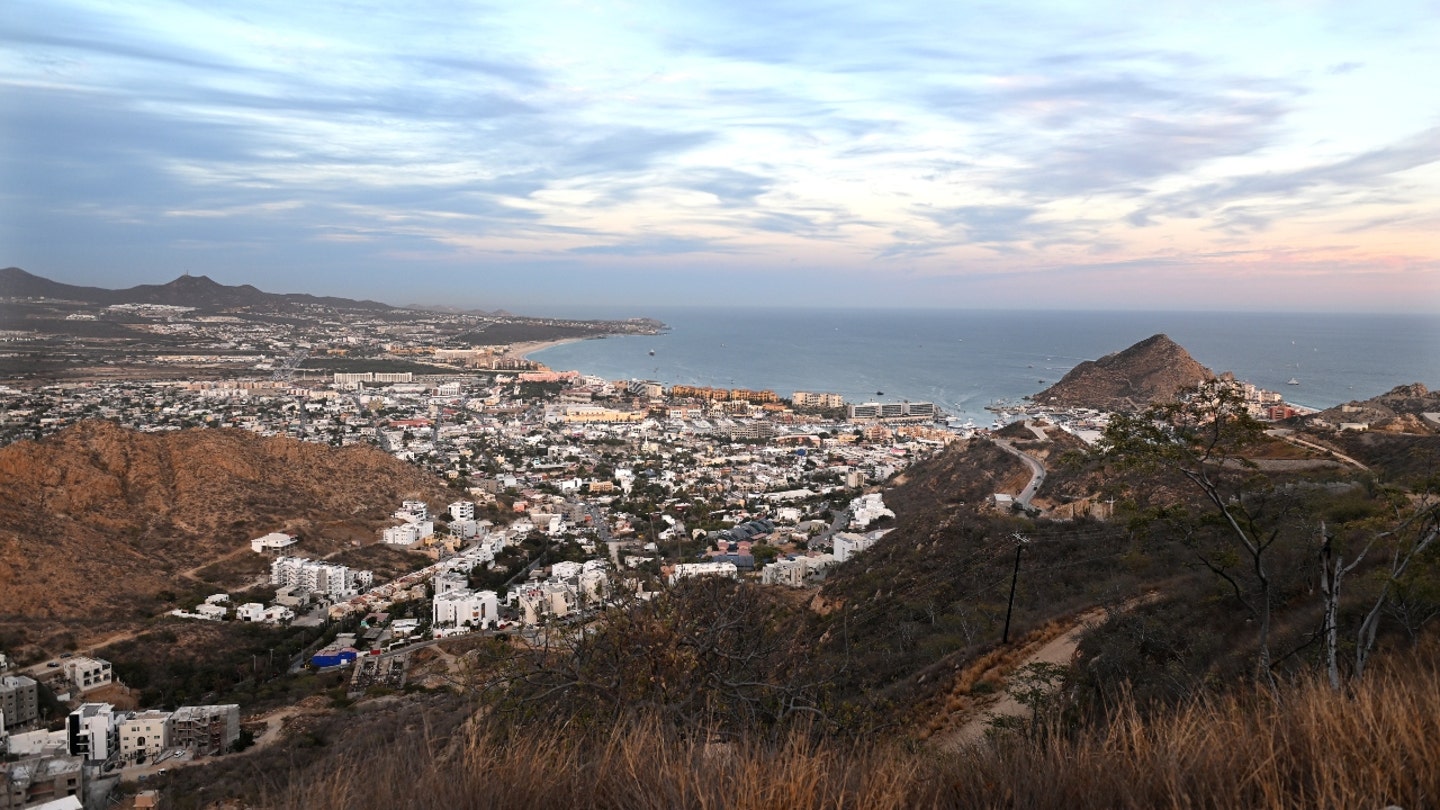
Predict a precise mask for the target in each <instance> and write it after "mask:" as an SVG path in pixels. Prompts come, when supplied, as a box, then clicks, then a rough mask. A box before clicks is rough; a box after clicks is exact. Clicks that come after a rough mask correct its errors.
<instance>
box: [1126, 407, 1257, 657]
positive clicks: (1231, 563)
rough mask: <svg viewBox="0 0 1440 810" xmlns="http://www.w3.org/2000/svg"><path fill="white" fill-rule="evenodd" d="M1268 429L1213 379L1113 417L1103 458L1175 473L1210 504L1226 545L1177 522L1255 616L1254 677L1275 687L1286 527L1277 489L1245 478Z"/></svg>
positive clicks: (1201, 526)
mask: <svg viewBox="0 0 1440 810" xmlns="http://www.w3.org/2000/svg"><path fill="white" fill-rule="evenodd" d="M1263 435H1264V427H1263V425H1261V423H1259V422H1258V421H1257V420H1255V419H1253V418H1252V417H1251V416H1250V415H1249V414H1248V413H1247V411H1246V408H1245V402H1244V400H1243V397H1242V396H1241V393H1240V391H1239V390H1238V389H1237V388H1236V387H1235V386H1233V385H1232V384H1230V383H1228V382H1226V381H1224V380H1211V381H1208V382H1205V383H1201V384H1200V385H1198V386H1195V387H1194V388H1190V389H1187V390H1185V391H1182V392H1181V394H1180V396H1179V398H1178V399H1177V401H1175V402H1171V403H1166V404H1162V405H1154V406H1151V407H1150V408H1149V409H1147V410H1145V411H1144V412H1142V413H1140V414H1134V415H1129V414H1120V415H1116V416H1114V417H1112V418H1111V420H1110V424H1109V426H1108V427H1107V428H1106V430H1105V433H1104V435H1103V436H1102V438H1101V440H1100V443H1099V446H1098V452H1099V455H1100V456H1101V457H1102V458H1103V459H1105V460H1107V461H1110V462H1113V463H1115V464H1117V465H1118V466H1120V467H1121V468H1122V469H1126V470H1131V471H1139V472H1155V471H1162V470H1163V471H1168V472H1169V473H1172V474H1174V475H1175V476H1178V479H1179V480H1180V481H1182V482H1184V483H1185V484H1187V485H1188V486H1189V487H1190V488H1191V489H1192V490H1193V491H1194V492H1196V493H1197V494H1199V495H1200V497H1201V500H1202V501H1203V502H1204V503H1205V504H1206V505H1207V506H1208V507H1209V509H1210V512H1211V516H1212V517H1213V518H1214V520H1213V521H1212V523H1213V524H1214V525H1213V528H1217V529H1218V530H1219V535H1220V537H1222V538H1225V540H1224V541H1223V542H1221V543H1219V544H1211V543H1207V542H1205V541H1206V540H1207V539H1209V538H1210V537H1212V536H1213V535H1212V533H1210V532H1207V531H1205V530H1206V529H1207V528H1211V527H1210V526H1207V525H1206V524H1205V523H1204V522H1195V521H1192V520H1190V519H1189V516H1188V514H1186V513H1185V512H1184V511H1183V510H1168V511H1166V512H1164V514H1166V515H1167V516H1169V517H1171V518H1175V517H1179V518H1180V520H1178V521H1175V525H1176V526H1182V525H1183V529H1182V530H1183V531H1186V532H1187V540H1188V541H1189V544H1190V545H1191V547H1192V548H1193V549H1194V551H1195V555H1196V557H1197V558H1198V559H1199V561H1200V562H1201V564H1203V565H1204V566H1205V567H1206V568H1207V569H1209V570H1210V571H1211V572H1213V573H1214V574H1216V575H1217V576H1218V577H1220V578H1221V579H1222V580H1223V581H1224V582H1225V583H1226V584H1227V585H1228V587H1229V589H1230V591H1231V592H1232V594H1233V595H1234V596H1235V598H1236V599H1237V600H1238V601H1239V602H1240V604H1242V605H1243V606H1244V608H1245V609H1246V610H1247V611H1248V612H1249V613H1250V614H1251V616H1252V617H1253V618H1254V620H1255V622H1256V627H1257V638H1256V642H1257V647H1258V660H1257V662H1256V671H1257V674H1258V675H1259V676H1260V677H1261V678H1262V679H1264V680H1266V681H1267V682H1269V683H1271V684H1272V685H1273V684H1274V675H1273V674H1272V672H1271V663H1272V655H1271V649H1270V644H1271V628H1272V615H1273V611H1274V602H1275V592H1274V591H1275V576H1274V573H1273V571H1272V569H1271V557H1272V556H1273V554H1274V552H1275V550H1276V548H1277V543H1278V542H1279V541H1280V540H1281V538H1282V535H1283V531H1284V528H1285V525H1284V521H1283V520H1280V519H1279V518H1280V517H1281V515H1277V514H1276V513H1277V512H1283V511H1284V507H1283V506H1280V507H1279V508H1278V509H1277V508H1276V507H1277V504H1276V503H1275V499H1274V498H1272V497H1271V496H1272V495H1274V491H1273V487H1271V486H1270V485H1269V482H1267V481H1265V480H1264V479H1263V478H1262V477H1258V476H1255V475H1253V474H1247V473H1250V472H1251V471H1253V470H1254V464H1253V463H1252V462H1250V461H1249V460H1248V459H1247V458H1246V456H1245V454H1246V451H1248V450H1250V449H1251V448H1253V447H1254V446H1255V445H1256V444H1257V443H1258V442H1259V441H1260V440H1261V439H1262V437H1263Z"/></svg>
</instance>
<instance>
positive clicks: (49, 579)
mask: <svg viewBox="0 0 1440 810" xmlns="http://www.w3.org/2000/svg"><path fill="white" fill-rule="evenodd" d="M0 493H4V496H3V497H0V594H3V599H0V621H3V622H4V623H5V624H9V625H10V626H12V627H14V626H15V625H13V624H11V623H12V622H17V621H19V620H37V619H54V620H61V621H62V623H63V622H65V620H79V619H84V620H87V621H89V622H94V623H102V624H103V623H106V621H107V620H110V619H114V620H124V619H129V618H135V617H136V616H137V615H139V614H144V613H149V612H152V611H154V610H155V609H157V607H158V605H157V604H156V603H155V602H154V599H153V597H154V595H155V594H156V593H158V592H160V591H162V590H172V591H174V590H186V589H195V588H202V587H205V585H204V584H203V583H202V582H201V581H200V579H199V578H198V577H197V574H196V573H195V572H196V570H197V569H199V568H200V567H202V566H205V565H206V564H207V563H210V562H212V561H214V560H216V559H218V558H221V557H225V556H226V555H229V556H230V557H231V558H232V559H233V560H235V561H237V562H248V558H249V557H254V556H256V555H253V554H252V553H251V552H250V550H249V540H250V539H251V538H254V537H258V536H260V535H262V534H266V533H268V532H271V531H276V530H287V531H290V532H292V533H296V534H299V535H300V537H301V540H302V542H301V545H300V546H299V547H298V549H299V553H303V554H309V555H314V556H320V555H322V554H324V553H327V552H330V551H334V550H336V549H338V548H340V547H341V546H342V545H347V544H348V543H349V542H351V541H352V540H354V539H359V538H365V539H367V540H369V539H374V538H375V537H376V533H375V532H376V530H377V529H378V528H379V527H380V526H382V525H385V524H386V523H387V520H386V516H387V515H388V513H389V512H390V511H392V510H393V509H395V508H396V507H397V506H398V505H399V501H400V500H401V499H402V498H420V499H424V500H428V501H429V502H431V503H432V504H433V505H436V506H438V505H440V504H442V503H444V502H445V500H446V491H445V488H444V486H443V485H442V484H441V483H440V482H439V480H438V479H436V478H434V477H433V476H430V475H428V474H427V473H425V472H423V471H421V470H418V469H416V468H414V467H412V466H410V465H408V464H406V463H404V462H401V461H398V460H396V459H394V458H392V457H390V456H388V455H386V454H385V453H383V452H381V451H380V450H378V449H375V448H370V447H349V448H343V449H336V448H332V447H328V446H324V445H318V444H309V443H305V442H300V441H296V440H293V439H287V438H279V437H277V438H263V437H260V436H257V435H255V434H252V433H248V432H245V431H241V430H231V429H218V428H216V429H193V430H182V431H176V432H171V433H160V434H146V433H139V432H136V431H132V430H128V429H125V428H121V427H118V426H116V425H114V424H111V423H109V422H99V421H94V422H84V423H81V424H78V425H76V426H74V427H71V428H68V429H66V430H64V431H62V432H61V433H58V434H56V435H54V436H51V437H49V438H46V439H44V440H41V441H38V442H34V441H25V442H18V443H16V444H13V445H10V446H8V447H4V448H0ZM239 570H247V568H246V566H240V569H239ZM247 576H248V574H247ZM221 584H225V585H231V586H239V585H244V584H248V583H244V582H225V583H221ZM211 587H212V588H213V587H214V586H211ZM81 630H82V632H81V633H80V635H82V636H83V635H88V633H87V632H84V628H83V627H82V628H81Z"/></svg>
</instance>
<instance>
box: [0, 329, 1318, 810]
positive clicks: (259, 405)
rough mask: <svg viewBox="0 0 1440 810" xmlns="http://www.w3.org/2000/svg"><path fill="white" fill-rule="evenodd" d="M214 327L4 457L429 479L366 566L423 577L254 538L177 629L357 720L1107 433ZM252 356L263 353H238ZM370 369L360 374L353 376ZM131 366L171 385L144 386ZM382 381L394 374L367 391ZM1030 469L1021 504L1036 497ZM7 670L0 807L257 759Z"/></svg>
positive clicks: (49, 676) (222, 720)
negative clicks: (412, 683)
mask: <svg viewBox="0 0 1440 810" xmlns="http://www.w3.org/2000/svg"><path fill="white" fill-rule="evenodd" d="M175 309H176V308H171V309H156V308H155V307H153V306H152V307H147V308H135V309H134V311H133V312H129V311H127V314H129V315H137V316H145V317H150V318H155V319H157V320H158V321H159V323H157V325H156V327H155V328H161V327H162V326H163V327H164V328H166V329H168V330H170V331H179V332H191V333H193V330H198V329H202V326H201V325H196V324H187V323H186V318H187V316H186V313H185V312H183V311H173V310H175ZM182 309H183V308H182ZM212 320H213V319H212ZM207 323H208V325H205V326H203V329H208V330H212V331H211V332H207V334H208V335H209V338H210V339H216V340H218V339H222V338H223V339H224V341H225V342H226V343H227V345H228V346H229V347H230V349H232V350H233V351H232V353H230V354H227V355H224V356H221V355H218V354H214V355H212V354H204V353H191V354H185V355H170V354H155V355H153V356H150V357H148V358H146V359H145V360H144V361H143V362H140V361H137V359H136V357H134V356H129V357H128V358H127V360H126V362H127V364H128V366H127V373H126V374H124V375H117V377H118V378H114V379H104V378H99V379H97V378H89V379H74V380H65V381H60V382H52V383H48V384H37V383H36V381H33V380H27V381H24V382H19V381H16V382H14V383H13V384H12V385H7V386H3V387H0V441H3V443H11V442H15V441H18V440H21V439H37V438H41V437H44V436H47V435H50V434H53V433H56V432H59V431H61V430H63V429H65V428H66V427H68V426H71V425H74V424H76V423H79V422H82V421H84V420H92V419H100V420H107V421H110V422H113V423H116V424H119V425H121V426H124V427H127V428H131V429H134V430H137V431H141V432H145V433H159V432H168V431H175V430H180V429H183V428H201V427H213V428H236V429H241V430H244V431H248V432H250V433H253V434H258V435H261V436H284V437H289V438H293V439H298V440H301V441H305V442H312V443H319V444H326V445H331V446H335V447H346V446H351V445H373V446H376V447H379V448H381V449H382V450H383V451H385V452H386V453H388V454H390V455H391V456H393V457H395V458H397V459H400V460H403V461H405V462H408V463H410V464H412V465H415V466H417V467H419V468H421V469H424V470H426V471H428V472H430V473H433V474H434V475H435V476H436V477H438V479H439V480H440V481H443V482H444V484H445V486H446V487H447V489H448V491H449V492H451V493H452V494H453V499H452V500H446V501H434V500H431V501H427V500H404V501H401V502H398V503H394V504H389V505H386V509H387V510H393V512H392V517H391V520H390V521H389V523H388V525H386V526H385V527H383V528H381V529H380V530H378V531H377V533H376V535H375V536H374V537H372V538H370V540H369V541H368V543H367V544H366V545H372V546H376V547H388V548H393V549H397V550H402V551H404V552H407V553H408V554H409V555H410V556H409V557H408V559H412V560H414V561H415V562H414V564H413V565H412V566H410V567H408V568H407V569H406V570H402V571H398V572H395V575H394V576H392V577H378V576H376V574H375V573H374V572H372V571H370V570H363V569H360V568H356V567H352V566H349V565H346V564H344V563H341V562H337V561H335V560H333V559H330V557H332V556H334V555H319V554H315V553H313V552H310V551H308V550H307V544H308V543H309V539H307V538H302V537H297V536H294V535H291V534H286V533H284V532H282V531H279V530H278V527H277V530H275V531H271V532H270V533H268V534H264V535H260V536H256V537H254V538H252V539H251V541H250V546H249V553H250V554H253V555H255V556H254V558H255V560H256V561H257V563H256V564H254V565H253V566H252V569H247V570H253V571H254V572H255V576H254V578H253V581H251V582H250V583H248V586H247V587H246V588H244V589H240V590H236V591H234V592H230V591H227V592H217V593H213V594H210V595H208V596H205V597H204V598H203V600H198V601H197V602H196V603H195V604H190V605H185V606H183V607H180V608H175V609H172V610H170V611H168V612H167V613H166V614H165V615H166V617H167V618H168V619H169V620H171V621H179V622H212V623H213V622H220V623H224V622H234V623H237V624H257V625H271V626H275V627H279V628H313V629H314V632H315V633H316V637H315V639H314V641H313V643H309V644H308V645H307V646H306V647H305V649H303V650H301V651H300V652H298V653H297V654H295V655H294V656H293V659H292V660H289V661H288V662H287V666H286V667H283V668H282V669H283V670H284V671H285V672H287V673H288V676H294V677H304V676H305V675H306V674H308V673H335V672H341V673H344V675H343V679H342V680H343V685H342V686H341V687H340V689H341V691H343V692H344V693H345V694H347V695H350V696H352V697H358V696H363V695H365V694H373V693H374V692H373V690H375V689H377V688H385V689H403V688H405V687H406V685H407V682H408V679H409V678H411V677H412V675H413V674H414V673H413V670H414V662H413V660H412V656H414V655H415V654H416V653H417V652H418V651H420V650H423V649H425V648H426V647H427V646H428V645H432V644H434V643H436V641H437V640H443V639H449V638H455V637H457V636H477V637H494V636H502V635H503V636H504V637H506V638H508V639H510V640H511V641H512V642H513V643H516V644H522V645H532V646H533V645H541V644H545V643H547V642H548V641H549V640H550V639H551V638H554V637H556V636H557V634H558V635H559V636H564V635H565V634H568V633H572V632H576V631H577V629H578V628H580V627H583V626H584V625H585V624H586V623H587V622H589V621H591V620H593V619H594V617H595V616H596V615H597V614H598V612H599V611H600V610H601V609H603V608H605V607H606V606H609V605H614V604H619V603H622V602H624V601H627V600H634V599H648V598H652V597H653V596H654V594H655V593H657V592H659V591H661V590H663V589H664V588H666V587H668V586H670V585H673V584H674V583H676V582H678V581H679V580H682V579H685V578H690V577H706V576H719V577H728V578H732V579H736V578H747V579H754V580H757V581H759V582H760V583H763V584H765V585H772V586H775V587H789V588H803V587H807V586H812V585H814V584H816V583H818V582H821V581H823V580H824V578H825V576H826V573H827V571H829V570H830V569H831V568H833V566H835V565H838V564H841V563H844V562H845V561H846V560H848V559H850V558H851V557H852V556H854V555H857V554H863V553H864V552H865V550H866V549H868V548H869V547H870V546H871V545H873V544H874V543H875V542H876V541H877V540H878V539H879V538H880V537H882V536H883V535H884V534H885V533H886V532H887V531H888V530H889V527H890V524H891V523H892V522H893V519H894V513H893V512H892V511H890V509H888V508H887V507H886V505H885V503H884V499H883V494H882V492H881V491H880V487H881V485H882V484H884V483H885V482H887V481H890V480H892V479H894V477H895V476H896V475H897V474H900V473H902V472H903V471H904V470H906V469H907V468H908V467H909V466H910V465H912V464H914V463H915V462H917V461H919V460H922V459H926V458H929V457H930V456H932V455H934V454H936V453H937V452H938V451H940V450H942V449H943V448H945V447H946V446H947V445H949V444H950V443H952V442H956V441H963V440H968V439H972V438H975V437H977V436H978V437H990V436H992V435H994V436H996V438H995V439H994V440H995V441H996V442H997V443H998V444H1001V445H1003V446H1005V447H1006V448H1007V449H1008V450H1009V451H1010V452H1014V453H1017V454H1019V455H1024V454H1023V453H1020V451H1018V450H1015V449H1014V448H1013V447H1011V446H1010V445H1009V444H1008V443H1006V442H1005V441H1004V440H1003V439H1000V438H998V434H996V433H994V432H995V431H998V430H999V429H1001V428H1003V427H1005V426H1006V423H1007V422H1008V421H1009V420H1011V419H1012V418H1023V419H1024V420H1025V424H1026V425H1027V426H1029V425H1032V424H1035V425H1046V426H1049V427H1052V428H1059V429H1061V430H1064V431H1066V432H1069V433H1071V434H1073V435H1075V436H1076V437H1078V438H1080V439H1081V440H1083V441H1093V440H1094V439H1095V438H1097V437H1098V436H1099V432H1100V431H1101V430H1103V428H1104V425H1105V422H1106V418H1107V417H1106V414H1105V413H1104V412H1103V411H1098V410H1089V409H1080V408H1053V407H1052V408H1039V407H1038V406H1033V405H1032V406H1028V407H1025V408H1023V409H1016V410H1014V413H1013V414H1012V413H1010V412H1006V413H1002V414H1000V415H999V418H997V421H996V424H995V425H992V426H991V427H990V428H978V427H976V426H975V425H974V424H973V423H968V422H967V423H965V424H958V423H957V422H956V421H955V420H952V419H948V418H947V416H946V414H944V413H943V412H942V411H941V410H940V409H939V408H937V407H936V406H935V405H934V404H933V403H927V402H904V401H902V402H860V403H850V402H846V401H845V400H844V398H843V397H841V396H839V395H837V394H833V393H828V392H807V391H796V392H793V393H792V394H791V395H790V396H789V397H782V396H781V395H780V394H777V393H776V392H774V391H769V390H748V389H721V388H709V387H697V386H687V385H671V386H667V385H665V384H663V383H661V382H658V381H654V380H620V381H615V380H606V379H602V378H599V377H595V376H592V375H586V374H582V373H580V372H575V371H554V370H551V369H548V368H545V367H544V366H541V365H540V364H538V363H534V362H533V361H530V360H527V359H526V358H525V357H524V356H523V353H524V351H525V349H526V347H524V346H513V345H509V344H499V345H493V346H485V347H481V348H454V347H445V346H435V345H433V344H430V343H428V339H429V338H430V337H431V336H432V332H431V331H430V330H427V329H417V328H414V327H411V328H408V329H405V330H398V329H393V328H389V327H387V328H386V329H385V330H383V334H378V335H377V334H373V333H372V334H370V335H369V336H368V337H364V336H361V335H359V334H356V333H346V332H343V331H342V333H341V334H340V336H339V337H336V338H333V339H332V340H331V341H330V343H328V344H326V343H321V342H320V341H319V340H318V339H317V340H313V341H311V340H307V341H305V342H304V343H303V345H302V344H299V343H296V344H290V345H286V346H283V347H281V346H279V345H278V341H274V340H265V339H261V338H259V337H257V336H254V335H250V336H248V337H247V336H245V335H242V334H239V333H235V332H233V331H229V330H231V327H233V326H235V324H233V323H230V322H226V321H224V320H223V319H222V320H221V321H220V322H218V323H211V322H207ZM187 327H193V329H189V328H187ZM310 337H312V338H314V337H315V336H313V335H312V336H310ZM367 341H368V342H369V343H370V344H372V345H369V346H368V349H366V344H367ZM256 347H263V348H264V349H265V351H264V352H262V353H260V354H255V355H248V354H237V353H236V352H240V353H244V352H250V351H253V350H254V349H255V348H256ZM277 348H283V351H282V352H279V353H275V350H276V349H277ZM357 349H358V351H355V353H356V354H363V355H365V356H366V358H367V359H366V361H365V362H355V361H353V360H349V361H347V358H348V357H349V356H350V354H351V352H352V350H357ZM316 356H321V357H326V358H329V359H330V361H331V362H329V363H328V364H327V365H326V368H327V370H324V371H317V370H315V369H314V368H307V367H306V365H305V364H306V362H307V361H308V360H309V359H310V358H312V357H316ZM137 362H138V363H139V366H140V367H142V368H143V367H151V368H155V369H161V370H163V373H160V374H157V375H155V376H156V377H158V378H159V379H150V380H147V379H143V377H144V375H143V374H142V373H139V371H138V370H137V368H136V364H137ZM396 364H409V365H412V366H415V367H417V368H419V369H420V370H419V371H417V370H404V371H400V370H395V369H396V368H397V365H396ZM177 365H178V366H180V367H182V368H184V369H185V370H186V376H184V377H183V378H177V377H176V375H175V373H174V369H175V367H176V366H177ZM212 366H213V368H210V371H211V372H212V373H209V374H207V373H206V372H205V370H206V368H207V367H212ZM366 367H371V368H378V369H382V370H359V369H361V368H366ZM1233 384H1234V386H1235V388H1236V390H1237V391H1239V392H1240V393H1241V394H1242V395H1243V396H1244V398H1245V400H1246V402H1247V406H1248V407H1249V408H1250V410H1251V412H1252V414H1253V415H1255V416H1257V417H1259V418H1263V419H1281V418H1285V417H1287V416H1291V415H1294V413H1295V410H1294V409H1293V408H1292V407H1291V406H1288V405H1286V404H1285V403H1284V402H1283V400H1282V398H1281V397H1280V395H1278V394H1275V393H1273V392H1265V391H1260V390H1258V389H1255V388H1254V387H1253V386H1248V385H1246V384H1244V383H1239V382H1235V383H1233ZM1037 429H1038V428H1037ZM1041 435H1043V433H1042V434H1041ZM1036 468H1037V477H1036V478H1035V479H1033V481H1032V485H1031V487H1029V488H1027V489H1028V490H1029V492H1030V493H1031V494H1033V489H1034V487H1035V485H1036V484H1038V481H1039V476H1040V475H1043V473H1040V472H1038V470H1039V468H1038V465H1037V466H1036ZM992 506H993V507H994V508H997V509H1000V510H1003V511H1016V512H1030V513H1038V510H1036V508H1035V507H1033V506H1032V505H1031V504H1030V502H1029V499H1028V495H1027V494H1025V493H1023V492H1022V493H1020V494H1018V495H1016V494H1013V493H1001V492H997V493H995V495H994V499H993V504H992ZM1074 514H1075V507H1074V505H1073V504H1071V505H1070V516H1071V517H1073V516H1074ZM307 555H310V556H307ZM242 591H243V593H242ZM242 600H243V601H242ZM0 670H4V671H3V674H0V699H3V705H0V712H3V723H0V726H3V732H0V745H3V746H4V747H5V750H6V752H7V755H8V761H7V763H6V764H5V766H4V767H5V768H6V769H7V773H8V784H9V785H10V793H9V795H8V796H5V797H3V799H4V802H3V803H0V808H7V809H8V808H12V807H13V808H19V807H31V806H46V807H49V806H51V805H49V804H44V802H47V801H52V800H61V799H63V798H64V797H67V796H84V795H86V793H87V791H89V792H91V793H93V792H94V791H96V790H103V789H104V788H105V786H106V785H107V784H113V783H114V781H115V780H117V779H125V780H130V779H143V778H145V777H146V776H148V775H151V774H155V773H158V772H161V771H163V770H165V769H167V768H170V767H176V766H179V765H181V764H182V763H188V762H193V761H196V760H198V759H203V758H204V757H207V756H214V755H219V754H222V753H225V752H228V751H232V750H240V749H243V748H244V747H246V746H248V745H250V744H253V743H254V742H255V740H256V739H257V735H256V734H255V733H254V732H252V731H250V730H247V729H242V724H241V713H242V711H245V710H246V707H244V706H242V705H240V704H238V703H216V704H202V705H179V706H174V707H171V708H166V707H163V706H138V705H137V706H134V707H133V708H128V709H122V708H119V707H117V706H116V705H115V704H114V703H112V702H109V701H107V700H105V699H103V696H105V695H107V694H109V692H108V691H107V690H110V689H112V688H113V687H115V686H118V685H120V684H119V681H118V680H117V679H115V677H114V674H113V671H112V667H111V664H110V662H109V661H106V660H103V659H100V658H95V657H92V656H89V655H84V654H77V655H73V656H68V655H67V657H62V658H59V659H51V660H45V661H33V662H19V661H13V660H9V659H5V658H0ZM96 695H100V696H102V697H99V698H97V697H95V696H96ZM133 702H134V701H131V703H133ZM47 706H48V707H49V710H48V711H47V710H46V708H45V707H47ZM62 710H63V711H65V712H67V713H66V714H65V715H64V721H63V724H59V725H60V726H61V727H58V728H55V727H54V726H56V725H57V724H56V723H55V719H56V718H57V717H59V714H57V712H59V711H62ZM53 806H55V807H62V806H79V805H78V804H75V805H64V804H57V805H53ZM137 806H141V805H137Z"/></svg>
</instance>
